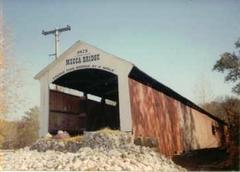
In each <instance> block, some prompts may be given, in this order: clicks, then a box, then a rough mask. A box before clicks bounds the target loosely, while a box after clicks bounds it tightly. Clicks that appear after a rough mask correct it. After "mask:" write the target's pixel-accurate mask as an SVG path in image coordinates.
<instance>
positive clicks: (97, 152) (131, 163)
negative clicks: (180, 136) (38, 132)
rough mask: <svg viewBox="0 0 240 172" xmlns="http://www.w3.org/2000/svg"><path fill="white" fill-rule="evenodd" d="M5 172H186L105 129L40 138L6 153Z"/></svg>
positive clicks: (117, 132) (114, 132)
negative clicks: (108, 171) (79, 135)
mask: <svg viewBox="0 0 240 172" xmlns="http://www.w3.org/2000/svg"><path fill="white" fill-rule="evenodd" d="M2 155H3V156H2V157H3V158H2V162H0V166H2V167H3V170H88V171H96V170H101V171H106V170H117V171H122V170H124V171H130V170H154V171H155V170H159V171H186V170H185V169H183V168H182V167H180V166H177V165H176V164H174V163H173V162H172V161H171V160H169V159H167V158H166V157H165V156H163V155H161V154H159V153H157V152H155V151H153V150H152V149H151V148H149V147H143V146H137V145H134V144H133V138H132V136H131V135H130V134H127V133H124V132H120V131H111V130H106V129H105V130H101V131H98V132H93V133H86V134H85V135H84V136H82V137H75V138H66V139H54V138H47V139H40V140H38V141H37V142H36V143H35V144H33V145H32V146H31V147H26V148H23V149H19V150H16V151H14V152H7V153H4V152H3V153H2Z"/></svg>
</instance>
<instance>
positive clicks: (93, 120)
mask: <svg viewBox="0 0 240 172" xmlns="http://www.w3.org/2000/svg"><path fill="white" fill-rule="evenodd" d="M35 79H37V80H39V81H40V91H41V93H40V96H41V100H40V136H43V135H45V134H46V133H48V132H50V133H52V134H54V133H56V132H57V130H66V131H68V132H69V133H70V134H73V135H74V134H79V133H82V132H83V131H94V130H98V129H101V128H104V127H110V128H112V129H120V130H122V131H126V132H132V133H133V134H134V135H135V136H136V137H139V136H141V137H150V138H155V139H156V140H157V142H158V148H159V151H160V152H161V153H164V154H166V155H174V154H180V153H182V152H185V151H189V150H194V149H204V148H216V147H221V146H223V144H224V141H225V137H224V130H225V123H224V122H223V121H221V120H220V119H218V118H216V117H214V116H213V115H211V114H210V113H208V112H206V111H205V110H203V109H201V108H200V107H199V106H197V105H195V104H194V103H193V102H191V101H190V100H188V99H186V98H184V97H183V96H181V95H179V94H178V93H176V92H175V91H173V90H172V89H170V88H169V87H167V86H165V85H163V84H161V83H160V82H158V81H156V80H155V79H153V78H151V77H150V76H148V75H147V74H146V73H144V72H143V71H141V70H140V69H138V68H137V67H136V66H135V65H134V64H132V63H130V62H128V61H126V60H123V59H121V58H119V57H116V56H114V55H112V54H109V53H107V52H105V51H103V50H101V49H98V48H96V47H94V46H92V45H89V44H87V43H85V42H82V41H77V42H76V43H75V44H74V45H72V46H71V47H70V48H69V49H67V50H66V51H65V52H64V53H63V54H62V55H60V56H59V58H57V59H56V60H55V61H53V62H52V63H50V64H49V65H48V66H47V67H45V68H44V69H43V70H41V71H40V72H39V73H38V74H37V75H36V76H35Z"/></svg>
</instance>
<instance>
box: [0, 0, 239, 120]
mask: <svg viewBox="0 0 240 172" xmlns="http://www.w3.org/2000/svg"><path fill="white" fill-rule="evenodd" d="M3 10H4V21H5V24H6V25H7V28H8V34H9V35H10V41H11V54H12V55H13V56H14V57H15V58H16V59H17V61H19V62H20V63H21V65H22V67H24V68H25V69H26V74H25V75H24V76H23V80H24V88H23V90H22V93H21V94H23V95H24V96H25V97H26V100H27V101H28V103H27V106H25V107H24V110H27V109H28V108H29V107H31V106H34V105H39V100H40V97H39V83H38V81H35V80H34V79H33V77H34V75H35V74H37V73H38V72H39V71H40V70H41V69H42V68H44V67H45V66H46V65H47V64H48V63H50V62H51V60H52V58H50V57H49V56H48V54H51V53H53V52H54V40H53V36H48V37H46V36H43V35H41V31H42V29H45V30H48V29H53V28H55V27H61V26H66V25H67V24H68V25H70V26H71V27H72V30H71V31H70V32H65V33H63V34H62V35H61V38H60V39H61V42H60V44H61V45H60V48H61V49H60V51H61V52H63V51H64V50H66V49H67V48H69V47H70V46H71V45H72V44H73V43H74V42H76V41H77V40H83V41H85V42H87V43H90V44H92V45H94V46H96V47H98V48H101V49H103V50H105V51H107V52H109V53H111V54H114V55H117V56H119V57H121V58H123V59H126V60H128V61H131V62H132V63H134V64H135V65H136V66H138V67H139V68H140V69H141V70H143V71H144V72H146V73H148V74H149V75H150V76H152V77H154V78H155V79H157V80H158V81H160V82H162V83H163V84H165V85H167V86H169V87H170V88H172V89H174V90H175V91H177V92H178V93H180V94H181V95H183V96H185V97H186V98H189V99H190V100H192V101H194V102H196V103H199V91H198V90H199V89H200V88H201V87H203V86H204V84H203V83H206V84H205V85H206V86H205V87H206V89H207V90H208V92H210V96H209V97H210V98H209V100H210V99H213V98H215V97H218V96H225V95H231V86H232V84H229V83H224V75H223V74H221V73H217V72H213V71H212V70H211V69H212V67H213V65H214V63H215V62H216V60H217V59H218V58H219V55H220V54H222V53H224V52H226V51H229V52H233V51H234V42H235V41H236V40H237V38H239V37H240V1H239V0H201V1H199V0H175V1H174V0H171V1H161V0H132V1H129V0H121V1H119V0H88V1H86V0H85V1H83V0H51V1H50V0H49V1H47V0H41V1H31V0H21V1H19V0H3ZM20 114H22V113H18V115H20ZM15 117H16V115H15V116H14V118H15Z"/></svg>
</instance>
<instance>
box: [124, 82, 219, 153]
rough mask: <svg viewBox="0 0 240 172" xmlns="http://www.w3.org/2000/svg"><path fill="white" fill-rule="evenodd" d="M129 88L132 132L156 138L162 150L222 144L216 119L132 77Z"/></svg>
mask: <svg viewBox="0 0 240 172" xmlns="http://www.w3.org/2000/svg"><path fill="white" fill-rule="evenodd" d="M129 89H130V90H129V91H130V101H131V113H132V128H133V133H134V135H135V136H136V137H152V138H155V139H157V141H158V149H159V151H160V152H161V153H163V154H165V155H168V156H171V155H174V154H180V153H182V152H185V151H189V150H194V149H204V148H215V147H220V146H221V145H222V137H223V135H222V133H223V126H222V125H221V124H220V123H218V122H217V121H216V120H214V119H212V118H210V117H209V116H207V115H206V114H203V113H201V112H199V111H197V110H195V109H193V108H191V107H189V106H187V105H185V104H183V103H181V102H180V101H177V100H175V99H174V98H171V97H169V96H167V95H165V94H163V93H162V92H159V91H157V90H155V89H153V88H151V87H149V86H146V85H144V84H142V83H140V82H137V81H135V80H133V79H131V78H129ZM213 130H214V131H213Z"/></svg>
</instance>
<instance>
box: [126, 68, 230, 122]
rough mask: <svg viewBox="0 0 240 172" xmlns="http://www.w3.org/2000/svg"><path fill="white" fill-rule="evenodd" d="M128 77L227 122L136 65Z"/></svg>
mask: <svg viewBox="0 0 240 172" xmlns="http://www.w3.org/2000/svg"><path fill="white" fill-rule="evenodd" d="M138 75H141V76H140V77H138ZM129 77H130V78H132V79H135V80H137V81H140V82H141V83H143V84H145V85H148V86H151V87H152V88H154V89H156V90H158V91H161V92H163V93H165V94H166V95H167V96H169V97H172V98H174V99H176V100H178V101H180V102H181V103H183V104H185V105H187V106H189V107H192V108H194V109H195V110H197V111H199V112H202V113H204V114H205V115H207V116H209V117H210V118H212V119H214V120H216V121H218V122H220V123H222V124H225V125H226V124H227V123H226V122H225V121H223V120H221V119H219V118H218V117H216V116H214V115H213V114H211V113H209V112H207V111H206V110H204V109H203V108H201V107H199V106H198V105H196V104H195V103H193V102H192V101H190V100H189V99H187V98H185V97H183V96H182V95H180V94H178V93H177V92H176V91H174V90H173V89H171V88H169V87H167V86H165V85H164V84H162V83H161V82H159V81H157V80H156V79H154V78H152V77H151V76H149V75H148V74H146V73H145V72H143V71H141V70H140V69H139V68H137V67H136V66H134V67H133V68H132V70H131V71H130V73H129Z"/></svg>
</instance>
